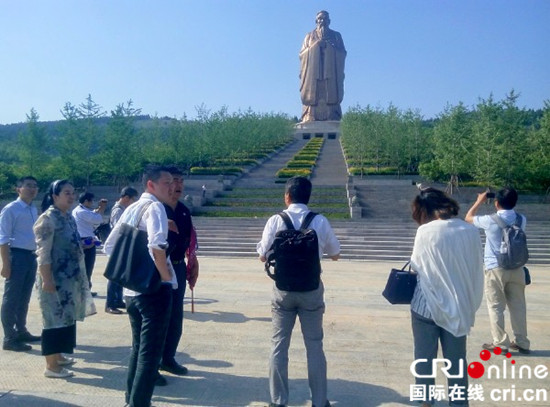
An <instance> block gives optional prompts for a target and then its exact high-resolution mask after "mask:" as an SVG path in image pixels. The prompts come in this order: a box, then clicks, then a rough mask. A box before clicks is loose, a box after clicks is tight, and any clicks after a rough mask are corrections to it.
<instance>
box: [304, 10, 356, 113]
mask: <svg viewBox="0 0 550 407" xmlns="http://www.w3.org/2000/svg"><path fill="white" fill-rule="evenodd" d="M315 21H316V23H317V28H316V29H315V30H313V31H311V32H310V33H308V34H307V35H306V38H305V39H304V44H303V45H302V49H301V51H300V66H301V69H300V94H301V96H302V105H303V108H302V122H311V121H324V120H340V119H341V118H342V109H341V107H340V103H341V102H342V99H343V98H344V62H345V59H346V48H345V47H344V41H343V40H342V36H341V35H340V33H339V32H337V31H334V30H331V29H330V28H329V25H330V18H329V15H328V12H326V11H324V10H322V11H319V12H318V13H317V17H316V19H315Z"/></svg>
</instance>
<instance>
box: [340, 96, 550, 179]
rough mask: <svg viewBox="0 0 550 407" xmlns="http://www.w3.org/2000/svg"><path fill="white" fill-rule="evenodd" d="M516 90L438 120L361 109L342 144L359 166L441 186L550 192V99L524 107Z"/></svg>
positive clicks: (347, 120) (349, 119) (350, 116)
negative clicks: (456, 182) (453, 183)
mask: <svg viewBox="0 0 550 407" xmlns="http://www.w3.org/2000/svg"><path fill="white" fill-rule="evenodd" d="M518 98H519V95H518V94H517V93H515V92H514V91H511V92H510V93H509V94H508V95H506V97H505V98H504V99H503V100H500V101H497V100H495V99H494V98H493V97H492V96H490V97H489V98H488V99H481V100H480V101H479V103H478V104H477V105H476V106H475V107H474V108H472V109H469V108H467V107H466V106H465V105H464V104H462V103H459V104H458V105H456V106H447V107H446V109H445V110H444V111H443V113H441V114H440V115H439V116H438V117H437V118H436V119H435V120H434V121H430V122H426V121H423V120H422V118H421V117H420V115H419V113H417V112H414V111H410V110H409V111H406V112H402V111H400V110H399V109H396V108H395V107H394V106H391V105H390V107H389V108H388V109H386V110H382V109H379V108H376V109H373V108H371V107H370V106H367V108H360V107H356V108H353V109H350V111H349V112H348V113H346V114H345V115H344V118H343V120H342V143H343V145H344V150H345V151H346V155H347V156H348V162H349V163H350V165H351V166H355V167H356V168H360V169H362V170H365V171H367V170H369V169H370V170H371V172H375V173H376V171H377V170H379V171H380V173H382V172H383V170H384V168H388V167H390V168H392V170H394V171H396V172H397V173H398V174H400V173H416V172H418V173H419V174H420V175H422V176H424V177H426V178H428V179H431V180H436V181H445V182H446V181H449V180H450V179H451V177H452V176H456V177H458V178H459V179H460V180H462V181H463V182H472V183H475V184H478V185H489V186H502V185H514V186H516V187H517V188H521V189H530V190H545V189H547V188H548V187H550V101H547V102H545V106H544V108H543V109H542V111H537V112H533V111H531V110H526V109H522V108H519V107H518V106H517V101H518Z"/></svg>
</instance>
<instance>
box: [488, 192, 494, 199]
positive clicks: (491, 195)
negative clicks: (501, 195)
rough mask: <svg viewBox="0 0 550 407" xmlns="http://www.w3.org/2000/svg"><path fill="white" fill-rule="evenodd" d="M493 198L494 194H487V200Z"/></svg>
mask: <svg viewBox="0 0 550 407" xmlns="http://www.w3.org/2000/svg"><path fill="white" fill-rule="evenodd" d="M494 197H495V193H494V192H487V198H489V199H490V198H494Z"/></svg>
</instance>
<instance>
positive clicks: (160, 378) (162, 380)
mask: <svg viewBox="0 0 550 407" xmlns="http://www.w3.org/2000/svg"><path fill="white" fill-rule="evenodd" d="M157 374H158V376H157V378H156V379H155V386H166V385H167V384H168V381H167V380H166V377H164V376H163V375H161V374H160V373H158V372H157Z"/></svg>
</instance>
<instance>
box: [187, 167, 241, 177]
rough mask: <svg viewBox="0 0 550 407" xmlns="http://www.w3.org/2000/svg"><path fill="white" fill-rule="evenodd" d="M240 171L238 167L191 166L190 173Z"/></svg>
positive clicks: (219, 173)
mask: <svg viewBox="0 0 550 407" xmlns="http://www.w3.org/2000/svg"><path fill="white" fill-rule="evenodd" d="M242 172H243V170H242V168H239V167H191V174H192V175H239V174H240V173H242Z"/></svg>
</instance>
